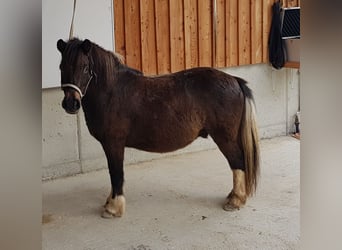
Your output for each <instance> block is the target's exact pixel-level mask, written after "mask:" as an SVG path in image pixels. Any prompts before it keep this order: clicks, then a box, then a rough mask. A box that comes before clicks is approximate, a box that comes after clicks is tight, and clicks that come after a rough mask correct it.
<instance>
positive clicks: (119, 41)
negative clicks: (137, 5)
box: [114, 0, 126, 57]
mask: <svg viewBox="0 0 342 250" xmlns="http://www.w3.org/2000/svg"><path fill="white" fill-rule="evenodd" d="M123 9H124V0H115V1H114V32H115V34H116V35H118V36H115V51H116V52H117V53H119V54H120V55H122V56H123V57H126V47H125V15H124V12H123V11H115V10H123Z"/></svg>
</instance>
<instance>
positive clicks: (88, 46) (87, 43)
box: [81, 39, 91, 54]
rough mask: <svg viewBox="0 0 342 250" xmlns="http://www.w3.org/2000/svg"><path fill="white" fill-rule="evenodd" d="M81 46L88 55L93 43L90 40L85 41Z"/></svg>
mask: <svg viewBox="0 0 342 250" xmlns="http://www.w3.org/2000/svg"><path fill="white" fill-rule="evenodd" d="M81 46H82V49H83V51H84V53H85V54H88V53H89V51H90V49H91V42H90V41H89V40H88V39H85V40H84V41H83V43H82V45H81Z"/></svg>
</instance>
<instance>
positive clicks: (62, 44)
mask: <svg viewBox="0 0 342 250" xmlns="http://www.w3.org/2000/svg"><path fill="white" fill-rule="evenodd" d="M65 47H66V42H64V41H63V40H62V39H59V40H58V41H57V49H58V50H59V52H61V53H63V51H64V50H65Z"/></svg>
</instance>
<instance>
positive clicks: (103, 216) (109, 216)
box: [101, 210, 115, 219]
mask: <svg viewBox="0 0 342 250" xmlns="http://www.w3.org/2000/svg"><path fill="white" fill-rule="evenodd" d="M101 217H102V218H105V219H111V218H114V217H115V215H114V214H111V213H109V212H108V211H107V210H105V211H103V212H102V214H101Z"/></svg>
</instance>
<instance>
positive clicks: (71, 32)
mask: <svg viewBox="0 0 342 250" xmlns="http://www.w3.org/2000/svg"><path fill="white" fill-rule="evenodd" d="M75 10H76V0H74V9H73V11H72V19H71V25H70V32H69V40H70V39H71V38H72V37H73V34H74V18H75Z"/></svg>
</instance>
